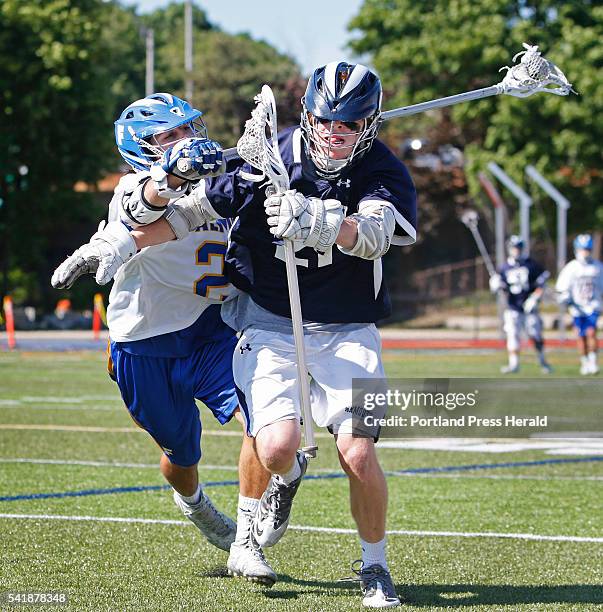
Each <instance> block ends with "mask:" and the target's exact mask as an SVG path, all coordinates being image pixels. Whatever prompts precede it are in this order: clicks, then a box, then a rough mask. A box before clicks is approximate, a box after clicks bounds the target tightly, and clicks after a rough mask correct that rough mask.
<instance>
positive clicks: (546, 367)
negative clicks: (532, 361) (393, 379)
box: [540, 361, 553, 374]
mask: <svg viewBox="0 0 603 612" xmlns="http://www.w3.org/2000/svg"><path fill="white" fill-rule="evenodd" d="M540 371H541V372H542V373H543V374H552V373H553V367H552V366H551V364H550V363H547V362H546V361H545V362H544V363H541V364H540Z"/></svg>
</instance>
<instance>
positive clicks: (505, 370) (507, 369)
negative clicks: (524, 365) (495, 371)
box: [500, 365, 519, 374]
mask: <svg viewBox="0 0 603 612" xmlns="http://www.w3.org/2000/svg"><path fill="white" fill-rule="evenodd" d="M517 372H519V366H510V365H506V366H503V367H502V368H501V369H500V373H501V374H517Z"/></svg>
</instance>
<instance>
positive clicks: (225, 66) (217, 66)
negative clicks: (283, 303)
mask: <svg viewBox="0 0 603 612" xmlns="http://www.w3.org/2000/svg"><path fill="white" fill-rule="evenodd" d="M158 55H159V57H160V58H161V63H162V65H163V70H161V71H158V74H157V87H158V88H159V89H162V88H163V89H165V90H167V91H171V92H174V93H176V94H178V95H184V73H183V69H182V41H181V40H179V39H178V38H173V39H171V40H170V41H169V42H168V43H167V44H166V45H165V47H163V48H161V49H158ZM193 65H194V73H193V83H194V90H193V92H194V93H193V103H194V105H195V106H197V107H198V108H200V109H201V110H203V113H204V119H205V120H206V122H207V125H208V129H209V133H210V135H211V137H212V138H215V139H217V140H219V141H221V142H223V143H224V146H225V147H230V146H233V145H234V144H235V143H236V141H237V139H238V138H239V136H240V135H241V134H242V131H243V126H244V123H245V121H246V120H247V119H249V116H250V114H251V110H252V108H253V97H254V96H255V95H256V94H257V93H258V92H259V90H260V89H261V86H262V84H263V83H269V84H270V85H271V86H272V88H273V90H274V94H275V97H276V100H277V104H278V109H279V112H280V114H279V125H281V126H285V125H287V124H291V123H293V122H294V121H299V112H300V104H299V99H300V97H301V93H300V86H301V85H300V83H301V81H302V79H301V76H300V73H299V68H298V67H297V65H296V64H295V63H294V62H293V60H291V59H290V58H289V57H287V56H285V55H281V54H279V53H278V52H276V51H275V50H274V48H273V47H271V46H270V45H268V44H267V43H265V42H261V41H255V40H253V39H251V38H250V37H249V36H248V35H246V34H240V35H234V36H233V35H231V34H226V33H224V32H219V31H216V30H213V31H202V32H198V31H195V38H194V60H193ZM295 95H297V99H292V98H294V97H295Z"/></svg>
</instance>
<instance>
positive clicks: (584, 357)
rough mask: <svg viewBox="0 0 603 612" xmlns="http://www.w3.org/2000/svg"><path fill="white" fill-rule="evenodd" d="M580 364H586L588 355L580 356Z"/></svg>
mask: <svg viewBox="0 0 603 612" xmlns="http://www.w3.org/2000/svg"><path fill="white" fill-rule="evenodd" d="M580 365H583V366H587V365H588V355H582V357H580Z"/></svg>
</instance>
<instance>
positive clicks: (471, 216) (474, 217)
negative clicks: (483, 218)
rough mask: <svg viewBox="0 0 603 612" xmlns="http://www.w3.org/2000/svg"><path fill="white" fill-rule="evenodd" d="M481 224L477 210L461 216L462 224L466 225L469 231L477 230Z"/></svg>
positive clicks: (466, 212)
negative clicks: (479, 223)
mask: <svg viewBox="0 0 603 612" xmlns="http://www.w3.org/2000/svg"><path fill="white" fill-rule="evenodd" d="M478 222H479V215H478V214H477V212H476V211H475V210H466V211H465V212H464V213H463V214H462V215H461V223H463V225H466V226H467V227H468V228H469V229H472V228H476V227H477V224H478Z"/></svg>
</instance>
